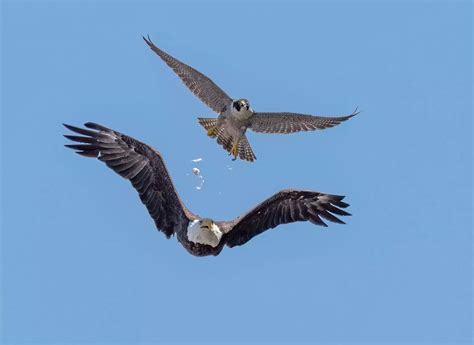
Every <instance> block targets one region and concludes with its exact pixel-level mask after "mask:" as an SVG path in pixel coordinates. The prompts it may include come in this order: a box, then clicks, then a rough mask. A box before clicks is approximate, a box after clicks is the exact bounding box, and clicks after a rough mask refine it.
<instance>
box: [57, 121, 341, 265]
mask: <svg viewBox="0 0 474 345" xmlns="http://www.w3.org/2000/svg"><path fill="white" fill-rule="evenodd" d="M65 126H66V127H67V128H68V129H70V130H71V131H73V132H75V133H78V134H81V135H80V136H77V135H66V136H65V137H66V138H68V139H70V140H72V141H75V142H79V143H81V144H73V145H66V146H67V147H69V148H72V149H74V150H76V151H77V153H79V154H80V155H82V156H86V157H92V158H98V159H99V160H100V161H102V162H104V163H105V164H106V165H107V166H108V167H109V168H111V169H112V170H114V171H115V172H116V173H118V174H119V175H120V176H122V177H124V178H125V179H127V180H129V181H130V182H131V183H132V186H133V187H134V188H135V189H136V190H137V192H138V194H139V196H140V199H141V201H142V202H143V204H144V205H145V206H146V208H147V209H148V212H149V214H150V216H151V217H152V218H153V220H154V221H155V225H156V227H157V228H158V230H159V231H161V232H163V233H164V234H165V235H166V237H168V238H169V237H171V236H172V235H176V237H177V239H178V241H179V242H180V243H181V244H182V245H183V247H184V248H186V250H187V251H188V252H189V253H191V254H192V255H195V256H206V255H218V254H219V253H220V252H221V251H222V249H223V248H224V246H228V247H234V246H239V245H242V244H245V243H247V242H248V241H249V240H250V239H252V238H253V237H255V236H257V235H258V234H260V233H262V232H264V231H266V230H268V229H271V228H274V227H276V226H278V225H280V224H286V223H291V222H297V221H310V222H312V223H314V224H317V225H322V226H326V224H325V223H324V222H323V220H322V219H321V217H322V218H324V219H326V220H329V221H332V222H336V223H343V222H342V221H341V220H340V219H339V218H337V217H336V216H335V215H334V214H336V215H339V216H347V215H349V213H347V212H346V211H344V210H342V209H341V208H346V207H347V206H348V204H346V203H344V202H343V201H342V199H343V198H344V197H343V196H338V195H331V194H324V193H319V192H312V191H303V190H283V191H280V192H278V193H276V194H275V195H273V196H272V197H270V198H268V199H266V200H264V201H263V202H262V203H261V204H259V205H257V206H256V207H254V208H253V209H251V210H250V211H249V212H247V213H245V214H243V215H241V216H239V217H237V218H236V219H234V220H232V221H214V220H212V219H210V218H203V217H200V216H199V215H196V214H194V213H192V212H191V211H189V210H188V209H187V208H186V206H185V205H184V204H183V202H182V201H181V199H180V197H179V196H178V193H177V191H176V189H175V187H174V185H173V182H172V180H171V177H170V175H169V173H168V170H167V169H166V165H165V162H164V160H163V158H162V157H161V154H160V153H159V152H158V151H156V150H154V149H153V148H151V147H150V146H148V145H146V144H144V143H142V142H140V141H138V140H135V139H133V138H132V137H129V136H127V135H124V134H121V133H119V132H116V131H114V130H111V129H109V128H106V127H103V126H100V125H97V124H94V123H86V124H85V126H86V127H88V128H91V129H93V130H90V129H83V128H78V127H74V126H70V125H65Z"/></svg>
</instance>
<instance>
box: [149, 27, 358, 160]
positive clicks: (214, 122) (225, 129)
mask: <svg viewBox="0 0 474 345" xmlns="http://www.w3.org/2000/svg"><path fill="white" fill-rule="evenodd" d="M143 39H144V40H145V42H146V43H147V44H148V46H149V47H150V48H151V49H152V50H153V51H154V52H155V53H156V54H157V55H158V56H159V57H160V58H161V59H162V60H163V61H164V62H165V63H166V64H167V65H168V66H169V67H171V69H173V71H174V72H175V73H176V74H177V75H178V77H180V78H181V80H182V81H183V83H184V84H185V85H186V86H187V87H188V88H189V90H191V91H192V92H193V93H194V94H195V95H196V96H197V97H198V98H199V99H200V100H201V101H202V102H204V103H205V104H206V105H207V106H208V107H210V108H211V109H212V110H214V111H215V112H216V113H218V114H219V116H218V118H198V121H199V123H200V124H201V126H203V127H204V128H205V129H206V130H207V135H208V136H209V137H211V138H217V143H218V144H219V145H222V147H223V148H224V149H225V150H226V151H227V152H229V154H230V155H232V156H233V157H234V158H233V159H234V160H235V159H237V157H239V158H240V159H243V160H247V161H251V162H253V161H254V160H255V159H256V158H257V157H256V156H255V154H254V152H253V150H252V147H251V146H250V144H249V142H248V140H247V137H246V135H245V132H246V131H247V129H251V130H253V131H254V132H258V133H279V134H288V133H294V132H300V131H314V130H317V129H325V128H329V127H334V126H336V125H338V124H340V123H341V122H343V121H346V120H348V119H350V118H351V117H353V116H355V115H357V114H358V112H357V108H356V110H355V111H354V112H353V113H352V114H350V115H346V116H338V117H328V116H314V115H306V114H297V113H289V112H280V113H273V112H272V113H267V112H266V113H261V112H256V111H254V110H253V109H252V107H251V106H250V103H249V101H248V100H246V99H244V98H241V99H238V100H234V99H232V98H231V97H229V96H228V95H227V94H226V93H225V92H224V91H223V90H222V89H221V88H219V86H217V85H216V84H215V83H214V82H213V81H212V80H211V79H210V78H208V77H206V76H205V75H204V74H202V73H201V72H199V71H197V70H196V69H194V68H192V67H191V66H188V65H186V64H184V63H183V62H181V61H179V60H178V59H175V58H174V57H172V56H171V55H169V54H168V53H166V52H164V51H163V50H161V49H160V48H158V47H157V46H156V45H154V44H153V42H152V41H151V39H150V37H149V36H148V37H147V38H146V37H143Z"/></svg>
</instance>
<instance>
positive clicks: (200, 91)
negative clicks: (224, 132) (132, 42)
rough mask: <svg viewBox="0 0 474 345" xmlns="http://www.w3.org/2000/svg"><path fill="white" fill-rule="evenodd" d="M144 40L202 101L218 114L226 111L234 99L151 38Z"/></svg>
mask: <svg viewBox="0 0 474 345" xmlns="http://www.w3.org/2000/svg"><path fill="white" fill-rule="evenodd" d="M143 39H144V40H145V42H146V43H147V44H148V45H149V46H150V48H151V50H153V51H154V52H155V53H156V54H157V55H158V56H159V57H160V58H161V59H162V60H163V61H164V62H165V63H166V64H167V65H168V66H169V67H171V68H172V69H173V71H174V72H175V73H176V74H177V75H178V77H180V78H181V80H182V81H183V83H184V84H185V85H186V86H187V87H188V88H189V90H191V91H192V93H194V94H195V95H196V96H197V97H198V98H199V99H200V100H201V101H203V102H204V103H205V104H206V105H207V106H208V107H210V108H211V109H212V110H214V111H215V112H216V113H218V114H221V113H223V112H224V111H225V109H226V106H228V105H229V104H230V103H231V102H232V99H231V98H230V97H229V96H228V95H227V94H226V93H225V92H224V91H223V90H222V89H221V88H220V87H219V86H217V85H216V84H215V83H214V82H213V81H212V80H211V79H210V78H208V77H206V76H205V75H204V74H202V73H201V72H199V71H197V70H195V69H194V68H192V67H191V66H188V65H186V64H185V63H182V62H181V61H179V60H177V59H175V58H174V57H172V56H171V55H169V54H168V53H166V52H164V51H163V50H161V49H160V48H158V47H157V46H155V45H154V44H153V42H152V41H151V39H150V37H148V38H145V37H143Z"/></svg>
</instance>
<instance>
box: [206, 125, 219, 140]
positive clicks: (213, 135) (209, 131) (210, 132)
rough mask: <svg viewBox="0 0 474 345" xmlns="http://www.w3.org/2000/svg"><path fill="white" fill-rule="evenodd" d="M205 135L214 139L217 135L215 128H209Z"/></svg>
mask: <svg viewBox="0 0 474 345" xmlns="http://www.w3.org/2000/svg"><path fill="white" fill-rule="evenodd" d="M207 135H208V136H210V137H211V138H214V137H215V136H216V135H217V126H214V127H211V128H209V129H208V130H207Z"/></svg>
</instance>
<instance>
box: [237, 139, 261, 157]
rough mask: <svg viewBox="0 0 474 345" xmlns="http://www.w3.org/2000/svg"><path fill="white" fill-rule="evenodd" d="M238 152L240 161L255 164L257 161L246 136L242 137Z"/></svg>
mask: <svg viewBox="0 0 474 345" xmlns="http://www.w3.org/2000/svg"><path fill="white" fill-rule="evenodd" d="M238 150H239V151H238V152H239V157H240V159H244V160H246V161H250V162H253V161H254V160H256V159H257V157H256V156H255V153H253V150H252V147H251V146H250V143H249V142H248V140H247V137H246V136H245V134H244V135H243V136H242V138H240V141H239V147H238Z"/></svg>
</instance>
